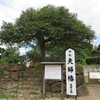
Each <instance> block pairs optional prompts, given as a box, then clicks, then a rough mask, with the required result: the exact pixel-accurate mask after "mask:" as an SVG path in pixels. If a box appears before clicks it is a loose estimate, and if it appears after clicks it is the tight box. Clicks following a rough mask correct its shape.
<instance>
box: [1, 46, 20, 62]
mask: <svg viewBox="0 0 100 100" xmlns="http://www.w3.org/2000/svg"><path fill="white" fill-rule="evenodd" d="M2 50H4V51H2ZM1 51H2V53H1V59H0V63H18V62H19V61H20V59H19V58H20V53H19V49H18V48H17V47H8V48H7V49H3V48H2V49H1Z"/></svg>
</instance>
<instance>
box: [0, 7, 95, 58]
mask: <svg viewBox="0 0 100 100" xmlns="http://www.w3.org/2000/svg"><path fill="white" fill-rule="evenodd" d="M94 38H95V35H94V31H93V30H91V27H89V26H86V25H85V24H84V23H83V22H82V21H79V20H78V19H77V16H76V14H73V13H70V12H69V10H68V9H66V8H65V7H55V6H53V5H47V6H45V7H43V8H41V9H38V10H35V9H33V8H29V9H27V10H26V11H22V14H21V15H20V17H19V18H17V19H16V20H15V23H7V22H3V24H2V27H1V31H0V40H1V43H3V44H6V45H13V44H14V43H17V44H18V45H19V46H31V45H33V44H34V43H35V45H38V47H39V51H40V57H44V56H45V49H46V46H47V44H48V45H50V46H51V48H53V47H55V45H57V46H58V47H59V46H66V47H68V46H72V47H81V46H83V45H85V43H90V42H91V41H92V40H93V39H94Z"/></svg>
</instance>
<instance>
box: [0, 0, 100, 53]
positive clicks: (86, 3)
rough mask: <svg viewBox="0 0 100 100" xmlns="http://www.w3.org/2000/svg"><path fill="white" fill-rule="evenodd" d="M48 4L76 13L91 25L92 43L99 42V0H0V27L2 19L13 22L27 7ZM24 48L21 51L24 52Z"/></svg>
mask: <svg viewBox="0 0 100 100" xmlns="http://www.w3.org/2000/svg"><path fill="white" fill-rule="evenodd" d="M48 4H52V5H54V6H64V7H66V8H68V9H69V11H70V12H72V13H76V14H77V15H78V19H79V20H81V21H83V23H84V24H86V25H91V26H92V29H93V30H94V31H95V34H96V37H97V39H96V40H95V41H94V43H96V44H98V43H100V0H0V27H1V25H2V21H3V20H4V21H6V22H14V21H15V19H16V18H18V17H19V16H20V14H21V11H23V10H24V11H25V10H26V9H27V8H29V7H33V8H34V9H38V8H41V7H44V6H46V5H48ZM25 51H26V50H25V49H24V48H22V49H21V52H25Z"/></svg>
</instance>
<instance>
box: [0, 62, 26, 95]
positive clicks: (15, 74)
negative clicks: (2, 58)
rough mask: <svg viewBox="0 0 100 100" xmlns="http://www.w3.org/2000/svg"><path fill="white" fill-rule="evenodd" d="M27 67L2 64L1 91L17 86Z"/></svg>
mask: <svg viewBox="0 0 100 100" xmlns="http://www.w3.org/2000/svg"><path fill="white" fill-rule="evenodd" d="M23 70H25V67H24V66H22V65H17V64H0V92H1V93H3V92H4V90H7V89H11V88H13V87H17V85H18V80H19V77H21V73H22V71H23Z"/></svg>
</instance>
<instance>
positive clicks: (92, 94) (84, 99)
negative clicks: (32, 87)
mask: <svg viewBox="0 0 100 100" xmlns="http://www.w3.org/2000/svg"><path fill="white" fill-rule="evenodd" d="M88 91H89V95H88V96H81V97H77V100H100V85H89V86H88ZM0 100H26V99H22V98H13V99H0ZM29 100H30V99H29ZM41 100H43V99H41ZM45 100H61V98H60V97H52V98H45ZM64 100H75V99H72V98H69V99H67V98H64Z"/></svg>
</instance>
